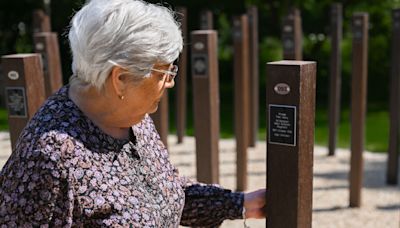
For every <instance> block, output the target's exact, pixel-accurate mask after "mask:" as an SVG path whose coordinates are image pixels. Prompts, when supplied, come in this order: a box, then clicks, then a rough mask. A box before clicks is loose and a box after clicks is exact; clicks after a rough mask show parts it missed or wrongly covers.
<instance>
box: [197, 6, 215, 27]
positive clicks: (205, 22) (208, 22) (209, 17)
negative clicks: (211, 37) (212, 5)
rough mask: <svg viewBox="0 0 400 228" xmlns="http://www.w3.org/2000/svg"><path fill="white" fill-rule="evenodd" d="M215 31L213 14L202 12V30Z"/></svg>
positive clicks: (208, 11)
mask: <svg viewBox="0 0 400 228" xmlns="http://www.w3.org/2000/svg"><path fill="white" fill-rule="evenodd" d="M211 29H214V20H213V13H212V12H211V11H210V10H203V11H201V12H200V30H211Z"/></svg>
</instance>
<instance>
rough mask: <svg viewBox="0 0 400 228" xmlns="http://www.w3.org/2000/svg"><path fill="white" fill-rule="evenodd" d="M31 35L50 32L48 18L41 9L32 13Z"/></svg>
mask: <svg viewBox="0 0 400 228" xmlns="http://www.w3.org/2000/svg"><path fill="white" fill-rule="evenodd" d="M32 21H33V34H35V33H38V32H51V24H50V17H49V16H48V15H47V14H46V13H45V12H44V11H43V10H41V9H38V10H34V11H33V20H32Z"/></svg>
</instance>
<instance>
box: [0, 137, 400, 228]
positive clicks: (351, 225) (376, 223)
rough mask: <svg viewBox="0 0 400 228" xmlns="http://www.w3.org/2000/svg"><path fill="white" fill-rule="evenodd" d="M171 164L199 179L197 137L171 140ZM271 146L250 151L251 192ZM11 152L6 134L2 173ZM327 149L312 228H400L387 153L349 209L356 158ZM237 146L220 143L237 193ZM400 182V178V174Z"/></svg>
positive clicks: (223, 172) (0, 140)
mask: <svg viewBox="0 0 400 228" xmlns="http://www.w3.org/2000/svg"><path fill="white" fill-rule="evenodd" d="M168 141H169V146H170V148H169V149H170V154H171V161H172V163H174V164H175V165H176V166H177V167H178V168H179V170H180V173H181V175H185V176H188V177H191V178H193V179H196V175H195V173H196V167H195V166H196V162H195V152H194V149H195V144H194V142H195V141H194V138H192V137H186V138H185V139H184V144H176V137H174V136H170V137H169V139H168ZM265 148H266V144H265V142H258V144H257V146H256V148H250V149H249V151H248V154H249V160H248V162H249V163H248V168H249V170H248V174H249V176H248V178H249V180H248V181H249V186H248V189H249V190H255V189H258V188H263V187H264V186H265V171H266V167H265V163H266V157H265V151H266V149H265ZM10 153H11V149H10V140H9V135H8V133H7V132H0V168H1V167H3V165H4V164H5V162H6V161H7V159H8V157H9V155H10ZM326 154H327V149H326V148H324V147H319V146H316V147H315V149H314V179H313V180H314V181H313V183H314V190H313V222H312V226H313V227H316V228H319V227H323V228H325V227H327V228H331V227H332V228H342V227H343V228H358V227H362V228H400V188H399V186H387V185H386V184H385V173H386V159H387V156H386V154H376V153H370V152H365V153H364V182H363V190H362V205H361V208H355V209H353V208H349V207H348V204H349V202H348V197H349V196H348V195H349V193H348V186H349V184H348V172H349V169H350V167H349V161H350V153H349V151H348V150H344V149H339V150H338V151H337V153H336V156H335V157H327V156H326ZM235 162H236V156H235V141H234V140H221V141H220V184H221V185H222V186H224V187H226V188H230V189H235V183H236V178H235V175H236V168H235V167H236V166H235ZM399 177H400V174H399ZM399 183H400V181H399ZM247 224H248V225H249V226H250V227H252V228H256V227H265V220H264V219H262V220H248V222H247ZM221 227H223V228H228V227H229V228H239V227H243V220H237V221H225V222H224V223H223V224H222V226H221Z"/></svg>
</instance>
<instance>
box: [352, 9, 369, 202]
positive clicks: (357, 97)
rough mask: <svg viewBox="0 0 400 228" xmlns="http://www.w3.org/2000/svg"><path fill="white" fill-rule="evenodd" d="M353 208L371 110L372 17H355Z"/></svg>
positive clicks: (353, 58) (354, 15)
mask: <svg viewBox="0 0 400 228" xmlns="http://www.w3.org/2000/svg"><path fill="white" fill-rule="evenodd" d="M352 24H353V56H352V61H353V62H352V65H353V66H352V68H353V69H352V83H351V85H352V88H351V90H352V91H351V106H352V107H351V163H350V207H360V205H361V187H362V171H363V155H362V153H363V150H364V128H365V127H364V126H365V115H366V106H367V76H368V65H367V64H368V14H367V13H355V14H353V20H352Z"/></svg>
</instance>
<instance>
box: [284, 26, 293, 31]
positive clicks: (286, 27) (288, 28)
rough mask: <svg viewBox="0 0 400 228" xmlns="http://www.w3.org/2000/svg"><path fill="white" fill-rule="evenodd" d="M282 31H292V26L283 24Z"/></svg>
mask: <svg viewBox="0 0 400 228" xmlns="http://www.w3.org/2000/svg"><path fill="white" fill-rule="evenodd" d="M283 31H284V32H292V31H293V27H292V26H290V25H285V26H284V27H283Z"/></svg>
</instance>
